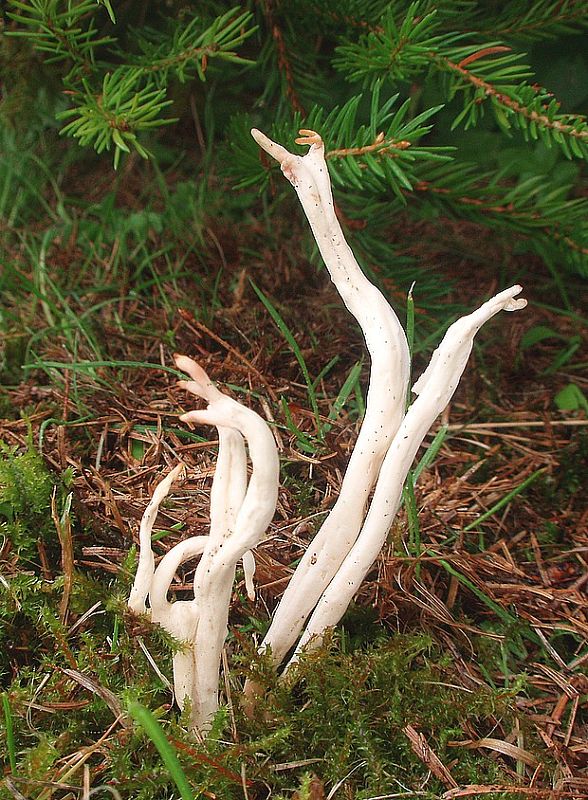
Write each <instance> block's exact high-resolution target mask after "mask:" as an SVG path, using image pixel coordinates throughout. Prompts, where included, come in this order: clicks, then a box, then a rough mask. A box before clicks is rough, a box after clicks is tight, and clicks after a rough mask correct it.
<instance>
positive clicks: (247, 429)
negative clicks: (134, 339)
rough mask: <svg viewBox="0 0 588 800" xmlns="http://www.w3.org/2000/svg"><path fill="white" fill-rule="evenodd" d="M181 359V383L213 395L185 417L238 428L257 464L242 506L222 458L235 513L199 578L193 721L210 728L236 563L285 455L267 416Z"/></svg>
mask: <svg viewBox="0 0 588 800" xmlns="http://www.w3.org/2000/svg"><path fill="white" fill-rule="evenodd" d="M176 365H177V366H178V368H179V369H182V370H183V371H185V372H187V373H188V374H189V375H190V376H191V378H192V380H191V381H180V383H179V385H180V386H181V387H182V388H184V389H186V390H187V391H189V392H192V393H193V394H195V395H197V396H199V397H202V398H204V399H205V400H207V401H208V408H207V409H206V410H204V411H190V412H188V413H187V414H184V415H183V416H182V417H181V419H182V421H184V422H198V423H204V424H209V425H216V426H217V428H218V429H219V434H220V431H221V430H222V429H223V428H229V429H234V430H235V431H238V432H239V435H240V436H242V437H244V438H245V440H246V441H247V443H248V445H249V458H250V460H251V465H252V474H251V478H250V480H249V484H248V486H247V489H246V492H245V495H244V497H243V498H242V502H241V503H240V506H239V508H238V510H237V509H236V504H237V503H236V501H237V500H238V499H239V498H240V496H241V494H242V492H241V489H235V487H233V486H232V478H233V473H232V472H231V471H228V472H227V473H226V475H225V474H223V472H222V471H221V466H224V465H221V464H220V462H219V463H218V464H217V471H216V473H215V477H216V476H217V475H218V481H219V482H220V487H221V488H220V489H219V493H218V495H219V497H220V496H225V497H226V498H228V502H232V503H234V504H233V505H232V506H231V511H230V513H228V514H226V515H225V516H224V517H223V521H224V524H225V526H226V529H225V530H224V532H223V531H221V530H220V529H219V531H218V535H215V537H210V540H209V541H208V542H207V546H206V548H205V550H204V552H203V554H202V558H201V559H200V562H199V564H198V566H197V568H196V574H195V578H194V596H195V598H196V599H197V603H198V608H199V618H198V625H197V628H196V632H195V637H194V652H195V676H194V690H193V694H192V697H191V700H192V722H193V725H194V726H195V727H197V728H199V729H200V730H203V731H205V730H206V729H207V728H208V727H209V725H210V722H211V718H212V716H213V715H214V713H215V712H216V710H217V708H218V675H219V668H220V661H221V654H222V648H223V645H224V641H225V638H226V629H227V620H228V613H229V602H230V598H231V589H232V585H233V581H234V578H235V566H236V564H237V561H238V560H239V559H241V558H243V557H244V556H246V554H247V552H248V551H249V550H250V549H251V548H253V547H255V546H256V545H257V543H258V542H259V540H260V539H261V537H262V536H263V534H264V533H265V530H266V529H267V526H268V525H269V523H270V522H271V518H272V516H273V514H274V510H275V507H276V503H277V499H278V480H279V461H278V454H277V450H276V446H275V442H274V438H273V436H272V434H271V431H270V430H269V428H268V426H267V424H266V423H265V422H264V421H263V420H262V419H261V417H259V416H258V415H257V414H256V413H255V412H254V411H252V410H251V409H248V408H246V407H245V406H242V405H241V404H240V403H237V402H236V401H235V400H233V399H232V398H230V397H227V396H226V395H224V394H222V392H219V391H218V389H216V388H215V387H214V386H213V384H212V383H211V381H210V379H209V378H208V376H207V375H206V373H205V372H204V370H202V368H201V367H199V366H198V365H197V364H196V363H195V362H193V361H191V359H187V358H186V357H184V356H182V357H177V358H176ZM226 441H230V442H231V443H232V447H233V448H234V451H233V453H232V456H233V457H232V459H231V469H233V470H234V469H235V465H237V467H236V468H237V469H238V470H239V471H240V470H241V464H242V461H241V460H240V458H239V457H238V454H237V451H236V449H235V444H236V439H235V437H234V436H233V437H232V438H230V439H225V442H226ZM237 479H238V476H237ZM235 511H236V513H235ZM219 513H220V512H219ZM219 528H220V523H219ZM246 561H247V557H246ZM249 568H250V564H249Z"/></svg>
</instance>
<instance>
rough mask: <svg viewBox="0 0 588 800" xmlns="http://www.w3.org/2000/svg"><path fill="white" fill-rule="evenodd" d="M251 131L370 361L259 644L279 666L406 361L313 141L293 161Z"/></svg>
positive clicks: (357, 496)
mask: <svg viewBox="0 0 588 800" xmlns="http://www.w3.org/2000/svg"><path fill="white" fill-rule="evenodd" d="M251 133H252V135H253V137H254V139H255V141H256V142H257V143H258V144H259V145H260V147H262V148H263V149H264V150H265V151H266V152H267V153H268V154H269V155H271V156H272V157H273V158H275V159H276V160H277V161H278V162H279V163H280V166H281V168H282V172H283V173H284V175H285V176H286V177H287V178H288V180H289V181H290V183H291V184H292V185H293V186H294V188H295V190H296V193H297V195H298V197H299V199H300V202H301V204H302V207H303V209H304V212H305V214H306V216H307V218H308V221H309V223H310V227H311V229H312V232H313V234H314V237H315V239H316V242H317V244H318V247H319V250H320V252H321V255H322V257H323V260H324V262H325V264H326V267H327V269H328V271H329V274H330V276H331V280H332V281H333V283H334V285H335V287H336V288H337V291H338V292H339V294H340V295H341V297H342V299H343V302H344V303H345V305H346V307H347V308H348V310H349V311H350V312H351V314H353V316H354V317H355V319H356V320H357V322H358V323H359V325H360V327H361V330H362V333H363V336H364V339H365V342H366V346H367V349H368V352H369V354H370V360H371V369H370V381H369V388H368V392H367V397H366V411H365V416H364V420H363V424H362V426H361V430H360V432H359V435H358V438H357V442H356V444H355V447H354V449H353V452H352V454H351V456H350V459H349V463H348V466H347V470H346V472H345V476H344V478H343V482H342V484H341V489H340V492H339V496H338V498H337V501H336V503H335V505H334V506H333V508H332V509H331V511H330V513H329V515H328V517H327V518H326V519H325V521H324V523H323V525H322V526H321V528H320V530H319V531H318V533H317V534H316V536H315V537H314V539H313V540H312V542H311V543H310V545H309V547H308V550H307V551H306V553H305V554H304V556H303V557H302V560H301V562H300V564H299V565H298V567H297V569H296V571H295V573H294V575H293V576H292V579H291V580H290V583H289V584H288V587H287V588H286V591H285V593H284V596H283V598H282V601H281V602H280V605H279V606H278V608H277V610H276V612H275V615H274V618H273V620H272V624H271V626H270V628H269V631H268V633H267V635H266V637H265V639H264V647H265V648H270V649H271V653H272V658H273V660H274V662H275V663H276V664H279V663H280V662H281V661H282V660H283V658H284V656H285V655H286V653H287V652H288V650H290V648H291V647H292V646H293V645H294V644H295V643H296V640H297V639H298V636H299V635H300V632H301V630H302V628H303V626H304V623H305V621H306V619H307V618H308V615H309V614H310V613H311V611H312V609H313V608H314V606H315V605H316V603H317V602H318V599H319V598H320V596H321V595H322V593H323V591H324V590H325V589H326V587H327V586H328V584H329V582H330V581H331V580H332V578H333V576H334V575H335V574H336V572H337V570H338V569H339V567H340V566H341V563H342V562H343V559H344V558H345V556H346V555H347V553H348V551H349V549H350V548H351V546H352V545H353V543H354V542H355V540H356V539H357V536H358V534H359V531H360V528H361V525H362V522H363V518H364V515H365V506H366V503H367V500H368V497H369V494H370V492H371V490H372V489H373V486H374V483H375V480H376V477H377V475H378V471H379V469H380V466H381V464H382V461H383V459H384V456H385V454H386V450H387V449H388V447H389V445H390V442H391V441H392V438H393V436H394V434H395V433H396V431H397V429H398V426H399V425H400V422H401V420H402V417H403V414H404V407H405V402H406V392H407V386H408V380H409V364H410V358H409V352H408V343H407V340H406V336H405V334H404V331H403V329H402V326H401V325H400V322H399V321H398V318H397V316H396V314H395V313H394V311H393V310H392V308H391V307H390V305H389V304H388V302H387V300H386V299H385V297H384V296H383V294H382V293H381V292H380V290H379V289H377V288H376V287H375V286H374V285H373V284H372V283H371V282H370V281H369V280H368V279H367V278H366V277H365V275H364V274H363V272H362V271H361V268H360V266H359V264H358V263H357V261H356V259H355V256H354V255H353V253H352V252H351V249H350V247H349V245H348V244H347V242H346V241H345V237H344V236H343V231H342V230H341V226H340V225H339V221H338V219H337V216H336V214H335V208H334V205H333V196H332V192H331V182H330V179H329V173H328V170H327V164H326V161H325V156H324V146H323V142H322V140H321V138H320V136H318V134H316V133H314V132H313V131H300V133H301V134H303V138H301V139H297V140H296V141H297V142H298V143H299V144H309V145H310V149H309V151H308V153H307V154H306V155H305V156H297V155H293V154H292V153H289V152H288V151H287V150H286V149H285V148H284V147H281V146H280V145H278V144H276V143H275V142H272V141H271V140H270V139H268V138H267V136H265V135H264V134H263V133H261V132H260V131H258V130H253V131H252V132H251Z"/></svg>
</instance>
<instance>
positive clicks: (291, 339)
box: [250, 280, 323, 439]
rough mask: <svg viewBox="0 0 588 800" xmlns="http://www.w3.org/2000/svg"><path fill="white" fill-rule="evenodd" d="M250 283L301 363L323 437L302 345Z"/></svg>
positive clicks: (314, 393) (257, 289) (259, 291)
mask: <svg viewBox="0 0 588 800" xmlns="http://www.w3.org/2000/svg"><path fill="white" fill-rule="evenodd" d="M250 283H251V286H252V287H253V290H254V292H255V294H256V295H257V296H258V297H259V299H260V300H261V302H262V303H263V305H264V306H265V308H266V310H267V311H268V313H269V315H270V317H271V318H272V319H273V321H274V322H275V323H276V326H277V327H278V330H279V331H280V333H281V334H282V336H283V337H284V339H285V340H286V341H287V342H288V344H289V345H290V347H291V349H292V352H293V353H294V355H295V357H296V360H297V361H298V364H299V365H300V370H301V372H302V375H303V377H304V381H305V383H306V387H307V391H308V399H309V402H310V405H311V408H312V411H313V414H314V416H315V420H316V429H317V435H318V436H319V438H321V439H322V437H323V431H322V427H321V420H320V412H319V407H318V402H317V397H316V392H315V389H314V383H313V381H312V380H311V377H310V373H309V371H308V367H307V366H306V361H305V360H304V356H303V355H302V351H301V349H300V347H299V346H298V342H297V341H296V339H295V338H294V335H293V333H292V331H291V330H290V328H289V327H288V326H287V325H286V323H285V322H284V320H283V319H282V317H281V316H280V314H279V312H278V310H277V309H276V308H275V307H274V306H273V305H272V304H271V303H270V301H269V300H268V298H267V297H266V296H265V295H264V293H263V292H262V291H261V289H259V288H258V287H257V286H256V285H255V283H254V282H253V281H252V280H250Z"/></svg>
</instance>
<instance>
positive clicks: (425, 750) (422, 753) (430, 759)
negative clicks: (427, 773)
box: [402, 725, 457, 788]
mask: <svg viewBox="0 0 588 800" xmlns="http://www.w3.org/2000/svg"><path fill="white" fill-rule="evenodd" d="M402 730H403V732H404V733H405V734H406V736H407V737H408V740H409V742H410V746H411V747H412V750H413V752H414V753H415V754H416V755H417V756H418V757H419V758H420V759H421V761H422V762H423V764H426V765H427V767H428V769H430V770H431V772H432V773H433V775H435V777H436V778H439V780H440V781H441V782H442V783H444V784H445V786H452V787H454V788H456V787H457V781H456V780H455V778H454V777H453V775H452V774H451V773H450V772H449V770H448V769H447V767H446V766H445V764H443V762H442V761H441V760H440V758H439V757H438V756H437V755H436V754H435V753H434V752H433V750H431V748H430V747H429V745H428V743H427V740H426V739H425V737H424V736H423V734H422V733H419V732H418V731H417V730H415V729H414V728H413V727H412V725H407V726H406V727H405V728H403V729H402Z"/></svg>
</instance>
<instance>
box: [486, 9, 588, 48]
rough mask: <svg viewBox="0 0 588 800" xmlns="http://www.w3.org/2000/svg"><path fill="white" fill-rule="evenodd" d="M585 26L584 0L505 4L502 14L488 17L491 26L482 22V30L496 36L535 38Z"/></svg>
mask: <svg viewBox="0 0 588 800" xmlns="http://www.w3.org/2000/svg"><path fill="white" fill-rule="evenodd" d="M513 5H514V8H513ZM587 26H588V14H586V3H585V2H584V0H537V2H534V3H532V4H529V3H526V2H517V3H514V4H512V3H511V4H509V5H508V6H507V7H506V9H505V11H504V12H503V15H502V17H500V16H499V17H498V18H497V19H496V18H494V19H492V20H491V25H488V23H486V26H485V29H486V30H492V31H493V35H496V34H497V35H498V36H500V37H505V38H513V39H520V40H525V41H538V40H541V39H552V38H555V37H556V36H561V35H562V34H570V33H572V34H573V33H579V29H581V28H585V27H587Z"/></svg>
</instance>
